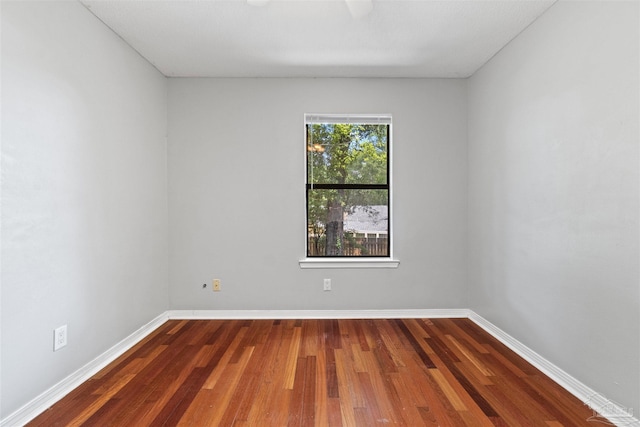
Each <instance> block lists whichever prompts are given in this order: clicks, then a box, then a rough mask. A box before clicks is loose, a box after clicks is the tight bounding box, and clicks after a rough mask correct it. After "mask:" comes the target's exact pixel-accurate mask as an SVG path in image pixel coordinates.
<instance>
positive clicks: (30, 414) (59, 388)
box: [0, 312, 169, 427]
mask: <svg viewBox="0 0 640 427" xmlns="http://www.w3.org/2000/svg"><path fill="white" fill-rule="evenodd" d="M167 320H169V317H168V316H167V312H164V313H162V314H160V315H159V316H158V317H156V318H155V319H153V320H151V321H150V322H149V323H147V324H146V325H144V326H142V327H141V328H140V329H138V330H137V331H135V332H134V333H132V334H131V335H129V336H128V337H126V338H125V339H123V340H122V341H120V342H119V343H117V344H116V345H114V346H113V347H111V348H110V349H108V350H107V351H105V352H104V353H102V354H101V355H99V356H98V357H96V358H95V359H93V360H92V361H90V362H89V363H87V364H86V365H84V366H83V367H81V368H80V369H78V370H77V371H75V372H74V373H72V374H71V375H69V376H68V377H66V378H65V379H63V380H62V381H60V382H59V383H57V384H55V385H54V386H52V387H51V388H49V389H48V390H46V391H45V392H43V393H41V394H40V395H39V396H37V397H36V398H35V399H33V400H31V401H30V402H28V403H26V404H25V405H23V406H22V407H21V408H19V409H18V410H17V411H15V412H14V413H12V414H10V415H8V416H7V417H6V418H4V419H2V420H0V426H1V427H14V426H22V425H25V424H26V423H28V422H29V421H31V420H33V419H34V418H35V417H37V416H38V415H40V414H41V413H42V412H44V411H46V410H47V409H48V408H50V407H51V406H52V405H53V404H54V403H56V402H57V401H59V400H60V399H62V398H63V397H64V396H66V395H67V394H69V393H70V392H71V391H72V390H73V389H75V388H76V387H78V386H79V385H80V384H82V383H83V382H85V381H87V380H88V379H89V378H91V377H92V376H94V375H95V374H97V373H98V372H99V371H100V370H101V369H102V368H104V367H105V366H107V365H108V364H109V363H111V362H113V361H114V360H116V359H117V358H118V357H120V356H121V355H122V354H124V353H125V352H126V351H127V350H129V349H130V348H131V347H133V346H134V345H136V344H137V343H139V342H140V341H142V339H144V338H145V337H146V336H147V335H149V334H150V333H152V332H153V331H155V330H156V329H158V328H159V327H160V326H161V325H162V324H163V323H165V322H166V321H167Z"/></svg>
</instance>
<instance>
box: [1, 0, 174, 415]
mask: <svg viewBox="0 0 640 427" xmlns="http://www.w3.org/2000/svg"><path fill="white" fill-rule="evenodd" d="M166 180H167V175H166V81H165V79H164V78H163V77H162V76H161V75H160V74H159V73H158V72H157V71H155V69H154V68H153V67H151V66H150V65H149V64H148V63H147V62H145V61H144V60H143V59H141V58H140V57H139V56H138V55H137V54H136V53H135V52H133V51H132V50H131V48H129V47H128V46H127V45H126V44H125V43H124V42H122V40H120V39H119V38H118V37H117V36H115V35H114V34H113V33H112V32H111V31H110V30H108V29H107V28H106V27H105V26H104V25H102V24H101V23H100V22H99V21H98V20H97V19H96V18H95V17H93V15H91V14H90V13H89V12H88V11H87V10H86V9H85V8H84V7H82V6H81V5H80V4H79V3H77V2H43V3H35V2H22V3H19V4H18V3H13V2H2V218H1V220H2V276H1V278H2V347H1V351H2V364H1V368H2V371H1V374H2V378H1V381H0V382H1V383H2V399H1V400H2V406H1V408H0V418H2V417H5V416H7V415H9V414H10V413H11V412H13V411H14V410H16V409H18V407H19V406H21V405H23V404H25V403H27V402H28V401H29V400H30V399H32V398H34V397H36V396H37V395H38V394H40V393H42V392H43V391H45V390H46V389H47V388H49V387H50V386H52V385H53V384H55V383H57V382H58V381H60V380H62V379H63V378H65V377H66V376H68V375H69V374H71V373H72V372H74V371H76V370H77V369H79V368H80V367H81V366H83V365H84V364H86V363H88V362H89V361H90V360H92V359H93V358H95V357H96V356H98V355H100V354H101V353H103V352H104V351H105V350H107V349H108V348H109V347H111V346H113V345H114V344H115V343H117V342H118V341H120V340H121V339H123V338H125V337H126V336H127V335H129V334H130V333H132V332H134V331H135V330H137V329H138V328H140V326H142V325H143V324H145V323H147V322H148V321H150V320H151V319H153V318H154V317H156V316H157V315H158V314H160V313H161V312H162V311H164V310H166V309H167V307H168V305H167V304H168V286H167V276H168V273H167V185H166ZM63 324H67V325H68V340H69V341H68V342H69V344H68V346H67V347H65V348H63V349H62V350H60V351H58V352H55V353H54V352H53V329H54V328H56V327H58V326H60V325H63Z"/></svg>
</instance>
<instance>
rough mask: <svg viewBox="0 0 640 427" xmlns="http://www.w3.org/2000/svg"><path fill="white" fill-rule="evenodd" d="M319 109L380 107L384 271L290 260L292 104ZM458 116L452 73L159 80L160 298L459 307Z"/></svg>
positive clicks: (295, 204)
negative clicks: (164, 172)
mask: <svg viewBox="0 0 640 427" xmlns="http://www.w3.org/2000/svg"><path fill="white" fill-rule="evenodd" d="M329 112H333V113H391V114H392V115H393V142H392V144H393V147H392V150H393V183H392V185H393V199H394V203H395V205H394V211H393V222H394V239H395V256H396V257H397V258H398V259H399V260H400V267H399V268H397V269H389V270H301V269H300V267H299V266H298V260H299V259H300V258H303V257H304V255H305V251H304V244H305V240H304V238H305V237H304V236H305V206H304V203H305V191H304V182H305V180H304V161H305V158H304V155H305V142H304V120H303V116H304V113H329ZM466 121H467V117H466V81H464V80H425V79H422V80H411V79H404V80H403V79H399V80H395V79H371V80H369V79H170V80H169V154H168V157H169V217H170V228H169V230H170V231H169V235H170V237H169V242H170V244H169V247H170V262H169V265H170V274H169V277H170V279H169V281H170V300H171V307H172V308H174V309H385V308H460V307H466V306H467V301H466V299H465V297H464V296H465V284H466V245H467V243H466V203H467V190H466V187H467V177H466V170H467V164H466V138H467V131H466ZM325 277H326V278H331V279H333V290H332V291H331V292H323V291H322V279H323V278H325ZM213 278H219V279H221V280H222V292H220V293H213V292H212V291H211V290H210V288H208V290H202V284H203V283H206V282H208V283H209V284H210V283H211V280H212V279H213Z"/></svg>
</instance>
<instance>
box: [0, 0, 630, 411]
mask: <svg viewBox="0 0 640 427" xmlns="http://www.w3.org/2000/svg"><path fill="white" fill-rule="evenodd" d="M1 6H2V49H1V52H2V218H1V220H2V229H1V231H2V237H1V243H2V274H1V276H0V277H1V279H2V284H1V285H2V300H1V308H2V313H1V316H2V318H1V320H2V336H1V337H2V343H1V363H0V366H1V369H2V370H1V372H0V375H1V378H0V382H1V383H2V396H1V398H2V399H1V401H2V403H1V405H2V406H1V407H0V418H2V417H5V416H7V415H9V414H10V413H11V412H13V411H14V410H16V409H17V408H18V407H19V406H20V405H23V404H25V403H27V402H28V401H29V400H30V399H32V398H33V397H35V396H36V395H38V394H39V393H41V392H43V391H44V390H46V389H47V388H48V387H49V386H51V385H53V384H55V383H56V382H57V381H59V380H61V379H62V378H65V377H66V376H67V375H69V374H70V373H72V372H74V371H75V370H77V369H79V368H80V367H81V366H83V365H84V364H86V363H87V362H88V361H89V360H91V359H92V358H94V357H95V356H97V355H99V354H101V353H102V352H104V351H105V350H106V349H108V348H109V347H110V346H112V345H113V344H115V343H117V342H118V341H119V340H121V339H122V338H124V337H125V336H126V335H128V334H129V333H131V332H133V331H134V330H136V329H137V328H139V327H140V326H142V325H143V324H144V323H146V322H147V321H149V320H151V319H152V318H153V317H155V316H156V315H158V314H160V313H161V312H162V311H164V310H166V309H167V308H174V309H384V308H461V307H471V308H472V309H474V310H476V311H477V312H478V313H479V314H480V315H482V316H484V317H486V318H487V319H488V320H490V321H492V322H494V323H495V324H497V325H498V326H499V327H500V328H502V329H504V330H506V331H507V332H508V333H510V334H512V335H513V336H515V337H516V338H518V339H519V340H520V341H522V342H524V343H525V344H527V345H529V346H530V347H531V348H532V349H534V350H535V351H537V352H539V353H540V354H542V355H543V356H545V357H547V358H548V359H549V360H551V361H552V362H553V363H556V364H557V365H559V366H560V367H561V368H563V369H565V370H566V371H568V372H569V373H570V374H572V375H574V376H575V377H576V378H578V379H579V380H581V381H583V382H585V383H586V384H588V385H589V386H591V387H593V388H594V389H595V390H597V391H599V392H601V393H603V394H605V395H606V396H607V397H609V398H612V399H614V400H617V401H619V402H620V403H621V404H623V405H625V406H628V407H634V408H640V396H639V395H640V392H639V391H638V384H639V383H640V373H639V372H638V370H639V366H638V360H640V354H639V350H640V343H639V342H638V341H639V339H640V330H639V328H640V326H639V325H640V319H639V316H640V307H639V305H640V302H639V299H640V295H639V292H638V280H639V277H638V257H639V250H638V178H639V177H638V133H639V130H638V114H639V109H638V92H639V87H638V86H639V85H638V73H639V69H638V62H639V61H638V59H639V58H638V12H639V11H638V4H637V3H631V2H629V3H616V2H607V3H606V4H602V3H595V2H560V3H558V4H556V5H554V6H553V7H552V8H551V9H550V10H549V11H548V12H547V13H546V14H545V15H543V16H542V18H541V19H540V20H539V21H537V22H535V23H534V24H533V25H532V26H530V27H529V29H528V30H526V31H525V32H524V33H523V34H522V35H520V36H519V37H518V38H517V39H516V40H515V41H514V42H513V43H511V44H510V45H509V46H507V47H506V48H505V49H504V50H503V51H502V52H501V53H500V54H498V55H497V56H496V57H495V58H494V59H493V60H491V61H490V62H489V64H487V65H486V66H485V67H484V68H482V69H481V70H480V71H479V72H478V73H477V74H476V75H475V76H474V77H473V78H471V79H470V81H464V80H420V79H417V80H410V79H405V80H395V79H253V80H252V79H248V80H238V79H171V80H169V82H168V86H169V93H168V94H167V92H166V85H167V81H166V80H165V79H164V78H163V77H162V76H161V75H159V74H158V73H157V72H156V71H155V70H154V69H153V68H152V67H151V66H150V65H149V64H147V63H146V62H145V61H144V60H142V59H141V58H140V57H138V56H137V55H136V54H135V53H134V52H133V51H132V50H131V49H130V48H129V47H128V46H126V45H125V44H124V43H123V42H122V41H121V40H120V39H119V38H118V37H117V36H115V35H113V34H112V33H111V32H110V31H109V30H108V29H106V28H105V27H104V26H103V25H102V24H101V23H100V22H99V21H98V20H96V19H95V18H94V17H93V16H92V15H91V14H90V13H89V12H87V11H86V10H85V9H84V8H83V7H82V6H80V5H79V4H78V3H76V2H45V3H32V2H22V3H19V4H16V3H12V2H6V1H5V2H2V4H1ZM467 86H468V87H467ZM467 90H468V95H467ZM167 103H168V105H169V108H168V109H167ZM467 110H468V113H467ZM305 112H337V113H348V112H358V113H392V114H393V118H394V141H393V142H394V146H393V155H394V163H393V165H394V171H393V175H394V182H393V190H394V201H395V211H394V227H395V228H394V231H395V239H396V241H395V255H396V257H397V258H399V259H400V261H401V264H400V267H399V268H398V269H395V270H376V271H370V270H301V269H300V268H299V266H298V259H300V258H302V257H303V255H304V205H303V203H304V189H303V182H304V177H303V173H304V172H303V171H304V146H303V144H304V141H303V138H304V134H303V114H304V113H305ZM467 114H468V117H467ZM167 128H168V132H169V146H168V151H167V147H166V134H165V133H166V131H167ZM467 150H468V151H467ZM167 153H168V160H169V165H168V166H169V169H168V173H169V185H167V165H166V162H167ZM467 162H468V163H467ZM167 211H168V212H169V214H170V221H168V218H167ZM467 232H468V233H467ZM467 236H468V238H469V241H467ZM169 243H170V245H169ZM168 247H170V248H171V252H170V253H169V250H168ZM467 249H468V253H467ZM467 256H469V262H467ZM167 266H170V269H169V268H168V267H167ZM467 267H468V268H469V272H468V273H469V274H468V275H467ZM325 277H329V278H332V279H333V280H334V282H333V291H331V292H323V291H322V279H323V278H325ZM213 278H220V279H222V289H223V290H222V292H220V293H213V292H211V291H210V290H209V289H207V290H206V291H203V290H202V288H201V285H202V283H205V282H207V283H211V280H212V279H213ZM62 324H68V325H69V345H68V347H67V348H65V349H63V350H62V351H60V352H56V353H53V351H52V341H53V337H52V331H53V329H54V328H55V327H57V326H60V325H62Z"/></svg>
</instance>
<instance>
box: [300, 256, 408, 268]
mask: <svg viewBox="0 0 640 427" xmlns="http://www.w3.org/2000/svg"><path fill="white" fill-rule="evenodd" d="M298 264H299V265H300V268H398V266H399V265H400V261H399V260H397V259H390V258H353V259H351V258H303V259H301V260H299V261H298Z"/></svg>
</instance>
